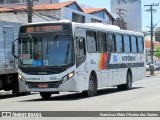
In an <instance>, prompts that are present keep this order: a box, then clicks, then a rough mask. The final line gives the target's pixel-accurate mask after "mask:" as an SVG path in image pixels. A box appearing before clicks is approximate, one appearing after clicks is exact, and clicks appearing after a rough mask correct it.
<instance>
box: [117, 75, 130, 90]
mask: <svg viewBox="0 0 160 120" xmlns="http://www.w3.org/2000/svg"><path fill="white" fill-rule="evenodd" d="M126 81H127V83H126V84H123V85H118V86H117V87H118V90H129V89H131V88H132V75H131V73H130V72H128V73H127V76H126Z"/></svg>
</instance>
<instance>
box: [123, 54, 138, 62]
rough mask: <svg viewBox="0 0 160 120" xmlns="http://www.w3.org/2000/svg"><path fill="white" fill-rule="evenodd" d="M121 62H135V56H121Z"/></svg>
mask: <svg viewBox="0 0 160 120" xmlns="http://www.w3.org/2000/svg"><path fill="white" fill-rule="evenodd" d="M122 61H136V57H135V56H130V55H129V56H122Z"/></svg>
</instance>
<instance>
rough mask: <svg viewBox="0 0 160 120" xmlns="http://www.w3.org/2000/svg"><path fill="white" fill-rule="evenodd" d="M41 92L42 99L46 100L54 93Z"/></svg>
mask: <svg viewBox="0 0 160 120" xmlns="http://www.w3.org/2000/svg"><path fill="white" fill-rule="evenodd" d="M39 94H40V96H41V97H42V99H44V100H48V99H50V98H51V95H52V93H50V92H40V93H39Z"/></svg>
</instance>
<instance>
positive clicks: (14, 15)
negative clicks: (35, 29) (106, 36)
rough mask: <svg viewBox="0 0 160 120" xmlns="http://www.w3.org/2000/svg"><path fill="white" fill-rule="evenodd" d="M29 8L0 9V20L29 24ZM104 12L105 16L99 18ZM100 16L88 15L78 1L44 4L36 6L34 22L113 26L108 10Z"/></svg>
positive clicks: (34, 7) (34, 8) (33, 16)
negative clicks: (60, 21) (98, 22)
mask: <svg viewBox="0 0 160 120" xmlns="http://www.w3.org/2000/svg"><path fill="white" fill-rule="evenodd" d="M26 11H27V6H17V7H10V8H0V20H2V21H12V22H18V23H27V22H28V15H27V12H26ZM102 11H105V12H103V16H105V17H101V15H100V16H98V14H99V13H100V14H101V12H102ZM97 13H98V14H96V13H95V14H87V13H85V12H84V11H83V10H82V8H81V7H80V6H79V5H78V4H77V2H76V1H68V2H62V3H57V4H44V5H34V6H33V14H32V22H44V21H55V20H61V19H66V20H70V21H73V22H79V23H90V22H95V21H101V22H102V23H104V24H112V23H113V20H114V18H113V17H112V15H111V14H110V13H109V12H107V10H105V9H102V10H100V11H97Z"/></svg>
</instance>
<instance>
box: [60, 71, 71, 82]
mask: <svg viewBox="0 0 160 120" xmlns="http://www.w3.org/2000/svg"><path fill="white" fill-rule="evenodd" d="M73 76H74V71H73V72H71V73H69V74H67V75H66V76H64V77H63V78H62V83H64V82H66V81H67V80H69V79H71V78H72V77H73Z"/></svg>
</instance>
